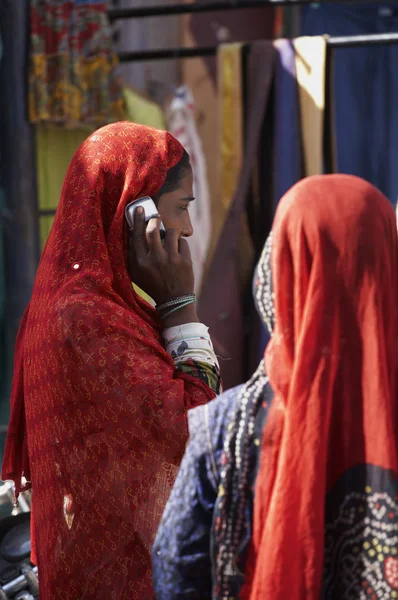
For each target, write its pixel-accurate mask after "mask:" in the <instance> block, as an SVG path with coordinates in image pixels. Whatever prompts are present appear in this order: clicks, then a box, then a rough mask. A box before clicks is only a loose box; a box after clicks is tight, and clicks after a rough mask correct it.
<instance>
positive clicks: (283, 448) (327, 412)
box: [242, 175, 398, 600]
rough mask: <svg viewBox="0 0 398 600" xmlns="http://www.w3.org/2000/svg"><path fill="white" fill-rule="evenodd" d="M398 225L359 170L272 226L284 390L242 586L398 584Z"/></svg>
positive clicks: (320, 589)
mask: <svg viewBox="0 0 398 600" xmlns="http://www.w3.org/2000/svg"><path fill="white" fill-rule="evenodd" d="M397 259H398V244H397V225H396V219H395V214H394V211H393V208H392V206H391V205H390V203H389V202H388V201H387V199H386V198H385V197H384V196H383V195H382V194H381V193H380V192H378V191H377V190H376V189H375V188H374V187H372V186H371V185H370V184H368V183H366V182H365V181H363V180H360V179H357V178H355V177H350V176H342V175H339V176H327V177H315V178H310V179H308V180H305V181H303V182H301V183H299V184H298V185H297V186H295V187H294V188H293V189H292V190H291V191H290V192H288V194H287V195H286V196H285V198H284V199H283V200H282V201H281V204H280V206H279V209H278V211H277V216H276V220H275V223H274V226H273V250H272V272H273V274H274V277H273V285H274V294H275V330H274V335H273V338H272V340H271V343H270V345H269V347H268V349H267V353H266V366H267V373H268V375H269V380H270V384H271V387H272V388H273V390H274V392H275V398H274V401H273V405H272V408H271V411H270V415H269V420H268V421H267V424H266V426H265V428H264V434H263V446H262V451H261V464H260V469H259V474H258V478H257V482H256V490H255V506H254V531H253V548H252V552H251V556H250V558H249V561H248V568H247V579H248V581H247V582H246V586H245V590H244V591H243V594H242V597H244V598H250V600H265V599H267V600H268V599H272V600H287V599H289V600H319V599H320V598H323V599H324V600H341V599H343V598H347V599H358V598H371V599H372V600H373V599H374V600H376V599H377V598H390V597H391V598H394V597H398V596H397V594H398V556H397V548H398V457H397V442H398V402H397V387H396V383H397V364H396V360H397V358H396V357H397V355H396V350H397V333H398V330H397V327H398V321H397V310H398V309H397V302H398V260H397Z"/></svg>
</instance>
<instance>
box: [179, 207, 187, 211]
mask: <svg viewBox="0 0 398 600" xmlns="http://www.w3.org/2000/svg"><path fill="white" fill-rule="evenodd" d="M179 208H180V210H188V209H189V206H180V207H179Z"/></svg>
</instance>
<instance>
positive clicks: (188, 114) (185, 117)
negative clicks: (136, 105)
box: [167, 85, 211, 294]
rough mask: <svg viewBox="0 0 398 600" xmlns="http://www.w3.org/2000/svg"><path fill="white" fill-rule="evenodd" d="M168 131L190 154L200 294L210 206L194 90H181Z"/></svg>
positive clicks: (191, 244) (173, 103)
mask: <svg viewBox="0 0 398 600" xmlns="http://www.w3.org/2000/svg"><path fill="white" fill-rule="evenodd" d="M167 119H168V128H169V131H170V133H172V134H173V135H174V137H176V138H177V139H178V141H179V142H180V143H181V144H182V145H183V146H184V148H185V150H186V151H187V152H188V154H189V156H190V160H191V165H192V170H193V189H194V196H195V201H194V202H192V203H191V205H190V207H189V212H190V216H191V222H192V226H193V230H194V234H193V236H192V237H191V238H190V239H189V247H190V250H191V256H192V262H193V267H194V273H195V291H196V293H197V294H199V292H200V288H201V285H202V278H203V272H204V268H205V264H206V259H207V253H208V250H209V244H210V239H211V203H210V190H209V183H208V179H207V166H206V157H205V155H204V152H203V147H202V141H201V139H200V137H199V134H198V131H197V128H196V122H195V103H194V99H193V96H192V92H191V90H190V89H189V88H188V87H187V86H186V85H184V86H181V87H179V88H178V89H177V90H176V92H175V94H174V97H173V99H172V101H171V104H170V106H169V109H168V111H167Z"/></svg>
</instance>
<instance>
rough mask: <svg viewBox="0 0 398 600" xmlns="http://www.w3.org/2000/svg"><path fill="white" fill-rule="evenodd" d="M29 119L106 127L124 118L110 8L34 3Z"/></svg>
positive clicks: (71, 0) (68, 0)
mask: <svg viewBox="0 0 398 600" xmlns="http://www.w3.org/2000/svg"><path fill="white" fill-rule="evenodd" d="M30 41H31V45H30V57H29V118H30V120H31V121H32V122H34V123H36V122H39V121H47V122H48V121H50V122H56V123H67V124H69V125H71V124H74V125H76V124H81V123H96V124H99V125H101V124H103V123H105V122H109V121H117V120H120V119H122V118H123V117H124V102H123V96H122V91H121V89H120V85H119V83H118V80H117V78H116V73H115V68H116V66H117V64H118V60H117V56H116V54H115V53H114V52H113V51H112V37H111V33H110V28H109V25H108V22H107V17H106V2H94V1H92V0H31V2H30Z"/></svg>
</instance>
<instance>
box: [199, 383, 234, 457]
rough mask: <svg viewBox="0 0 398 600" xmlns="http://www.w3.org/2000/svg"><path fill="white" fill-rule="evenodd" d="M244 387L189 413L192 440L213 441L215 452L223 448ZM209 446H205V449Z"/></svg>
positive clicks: (228, 392)
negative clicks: (227, 428)
mask: <svg viewBox="0 0 398 600" xmlns="http://www.w3.org/2000/svg"><path fill="white" fill-rule="evenodd" d="M242 387H243V386H242V385H239V386H237V387H234V388H231V389H230V390H227V391H226V392H224V393H223V394H221V395H220V396H218V397H217V398H215V400H211V402H209V403H208V404H204V405H201V406H197V407H196V408H193V409H191V410H190V411H189V412H188V425H189V435H190V437H191V438H195V439H198V438H199V439H201V440H207V442H208V441H211V446H212V448H213V449H214V450H216V449H217V448H220V447H222V446H223V441H224V435H225V429H226V427H227V426H228V423H229V422H230V420H231V418H232V415H233V413H234V411H235V410H236V407H237V405H238V399H239V393H240V391H241V389H242ZM207 446H208V444H206V445H205V448H206V447H207Z"/></svg>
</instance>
